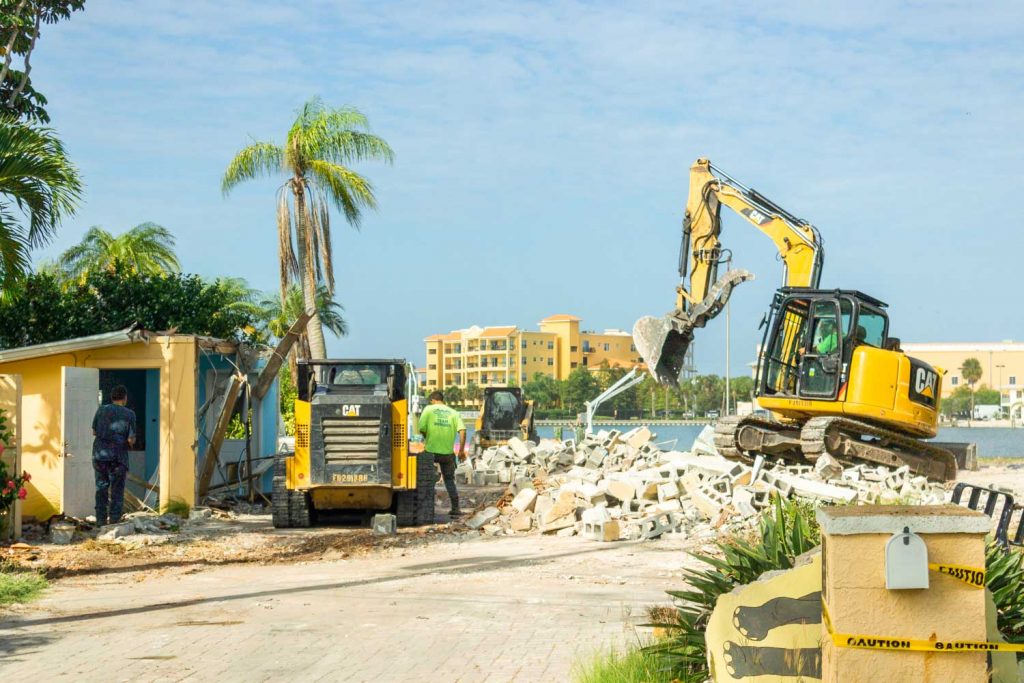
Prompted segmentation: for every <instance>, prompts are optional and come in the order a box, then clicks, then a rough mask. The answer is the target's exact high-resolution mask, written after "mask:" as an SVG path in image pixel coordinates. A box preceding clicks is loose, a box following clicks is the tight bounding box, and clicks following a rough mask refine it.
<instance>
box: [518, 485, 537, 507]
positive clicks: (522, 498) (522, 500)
mask: <svg viewBox="0 0 1024 683" xmlns="http://www.w3.org/2000/svg"><path fill="white" fill-rule="evenodd" d="M536 504H537V492H536V491H534V490H533V489H523V490H522V491H520V492H519V493H517V494H516V497H515V498H513V499H512V507H514V508H515V509H516V511H518V512H529V511H532V510H533V508H534V506H535V505H536Z"/></svg>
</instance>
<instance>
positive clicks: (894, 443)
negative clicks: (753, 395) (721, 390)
mask: <svg viewBox="0 0 1024 683" xmlns="http://www.w3.org/2000/svg"><path fill="white" fill-rule="evenodd" d="M715 447H716V448H718V452H719V453H720V454H721V455H722V456H723V457H725V458H728V459H730V460H739V461H741V462H745V463H748V464H749V463H751V462H753V459H754V455H756V454H757V453H763V454H764V455H765V456H766V457H768V458H781V459H783V460H785V461H787V462H793V463H799V464H809V463H814V461H816V460H817V459H818V458H819V457H820V456H821V455H822V454H824V453H828V454H829V455H830V456H832V457H833V458H835V459H836V460H838V461H839V462H841V463H843V464H844V465H847V466H850V465H858V464H861V463H870V464H872V465H884V466H886V467H892V468H896V467H902V466H904V465H906V466H907V467H909V468H910V471H911V472H913V473H915V474H917V475H921V476H925V477H927V478H928V479H931V480H933V481H950V480H952V479H955V478H956V469H957V468H956V459H955V458H954V457H953V454H952V453H950V452H949V451H947V450H945V449H944V448H939V447H938V446H932V445H930V444H928V443H925V442H923V441H919V440H917V439H914V438H912V437H909V436H906V435H903V434H900V433H899V432H894V431H892V430H890V429H886V428H884V427H879V426H877V425H874V424H871V423H869V422H862V421H860V420H852V419H849V418H845V417H834V416H832V417H815V418H812V419H810V420H808V421H807V422H805V423H804V424H803V425H802V426H800V425H797V424H795V423H786V422H780V421H778V420H773V419H769V418H761V417H753V416H745V417H732V416H730V417H727V418H723V419H721V420H719V422H718V424H717V425H716V426H715Z"/></svg>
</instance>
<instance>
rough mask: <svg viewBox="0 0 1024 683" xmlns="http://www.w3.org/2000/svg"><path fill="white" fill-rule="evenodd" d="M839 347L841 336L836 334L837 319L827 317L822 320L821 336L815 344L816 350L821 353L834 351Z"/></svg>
mask: <svg viewBox="0 0 1024 683" xmlns="http://www.w3.org/2000/svg"><path fill="white" fill-rule="evenodd" d="M837 348H839V336H838V335H837V334H836V321H835V320H832V319H828V318H826V319H825V320H822V321H821V338H820V339H819V340H818V343H817V344H815V345H814V350H815V351H817V352H818V353H821V354H826V353H832V352H833V351H835V350H836V349H837Z"/></svg>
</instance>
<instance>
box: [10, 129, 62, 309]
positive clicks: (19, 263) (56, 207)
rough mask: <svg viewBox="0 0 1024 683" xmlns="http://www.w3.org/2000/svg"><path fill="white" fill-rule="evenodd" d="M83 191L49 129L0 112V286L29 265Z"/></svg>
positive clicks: (50, 238) (20, 273)
mask: <svg viewBox="0 0 1024 683" xmlns="http://www.w3.org/2000/svg"><path fill="white" fill-rule="evenodd" d="M81 194H82V181H81V179H80V178H79V175H78V169H77V168H75V166H74V165H73V164H72V163H71V160H70V159H69V158H68V155H67V153H66V152H65V151H64V146H63V145H62V144H61V142H60V139H59V138H57V136H56V134H55V133H54V132H53V130H51V129H49V128H40V127H38V126H32V125H28V124H24V123H20V122H18V121H16V120H14V119H12V118H10V117H2V118H0V288H3V289H4V290H6V289H7V288H8V287H9V286H10V285H11V284H12V283H13V282H14V281H15V280H17V279H19V278H21V277H22V276H24V275H25V273H27V272H28V270H29V251H30V250H31V249H33V248H35V247H40V246H43V245H44V244H47V243H48V242H49V241H50V240H52V239H53V236H54V235H55V234H56V232H57V226H58V225H60V222H61V220H63V219H64V218H67V217H68V216H70V215H72V214H74V212H75V209H76V208H77V206H78V201H79V199H80V198H81Z"/></svg>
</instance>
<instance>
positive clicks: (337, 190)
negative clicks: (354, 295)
mask: <svg viewBox="0 0 1024 683" xmlns="http://www.w3.org/2000/svg"><path fill="white" fill-rule="evenodd" d="M368 128H369V124H368V122H367V119H366V117H365V116H363V114H361V113H360V112H359V111H358V110H356V109H351V108H342V109H328V108H326V107H325V106H324V104H323V102H322V101H321V100H320V99H319V98H313V99H311V100H309V101H308V102H306V103H305V105H303V107H302V109H301V110H300V111H299V114H298V117H297V118H296V119H295V122H294V123H293V124H292V127H291V129H290V130H289V131H288V135H287V137H286V139H285V143H284V145H275V144H273V143H271V142H259V141H257V142H254V143H253V144H251V145H249V146H248V147H246V148H244V149H242V150H241V151H240V152H238V154H236V155H235V158H234V159H232V160H231V163H230V164H229V165H228V168H227V170H226V171H225V172H224V178H223V181H222V183H221V189H222V191H223V192H224V194H225V195H226V194H228V193H230V192H231V190H232V189H233V188H234V187H235V186H236V185H238V184H239V183H241V182H244V181H246V180H252V179H255V178H259V177H264V176H279V175H284V176H286V177H287V179H286V180H285V182H284V183H283V184H282V185H281V187H280V188H279V190H278V203H277V235H278V257H279V261H280V295H281V305H282V307H284V306H285V301H286V299H287V295H288V287H289V285H290V284H291V283H292V282H293V281H295V280H298V281H299V283H300V284H301V287H302V294H303V303H304V308H305V310H309V311H312V312H313V316H312V318H311V319H310V321H309V324H308V326H307V336H308V339H309V347H310V353H311V355H312V357H313V358H323V357H324V356H325V354H326V344H325V341H324V333H323V321H321V319H320V314H319V312H318V311H317V307H316V298H317V286H318V284H323V285H324V286H325V287H326V288H327V293H328V294H330V295H332V296H333V294H334V262H333V255H332V248H331V229H330V213H331V212H330V207H331V206H332V205H333V206H334V208H335V209H337V210H338V211H341V212H342V214H343V215H344V216H345V219H346V220H347V221H348V223H349V224H350V225H352V226H353V227H358V225H359V222H360V219H361V216H362V212H363V210H364V209H374V208H376V206H377V200H376V197H375V196H374V192H373V186H372V185H371V184H370V182H369V181H368V180H367V179H366V178H364V177H363V176H361V175H360V174H358V173H356V172H355V171H353V170H352V169H351V168H349V167H348V166H346V164H348V163H351V162H356V161H364V160H368V159H383V160H385V161H387V162H391V161H392V159H393V156H394V155H393V152H392V151H391V147H389V146H388V144H387V142H385V141H384V140H383V139H382V138H379V137H377V136H376V135H372V134H370V133H368V132H367V130H368Z"/></svg>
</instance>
